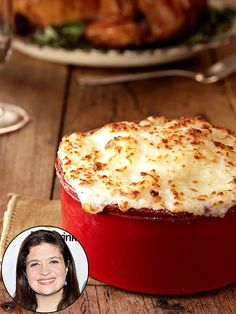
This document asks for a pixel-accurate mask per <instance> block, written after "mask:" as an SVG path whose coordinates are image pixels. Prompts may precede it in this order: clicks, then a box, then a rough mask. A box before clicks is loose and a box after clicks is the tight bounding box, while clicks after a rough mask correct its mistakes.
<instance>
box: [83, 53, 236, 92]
mask: <svg viewBox="0 0 236 314" xmlns="http://www.w3.org/2000/svg"><path fill="white" fill-rule="evenodd" d="M235 71H236V54H233V55H231V56H229V57H227V58H225V59H222V60H221V61H218V62H216V63H214V64H213V65H211V66H210V67H209V68H207V69H206V71H204V72H193V71H188V70H181V69H170V70H160V71H150V72H142V73H133V74H124V75H117V76H109V77H100V78H94V77H91V78H89V77H87V78H86V77H84V78H82V77H81V78H78V84H79V85H84V86H86V85H90V86H96V85H110V84H115V83H124V82H131V81H139V80H145V79H151V78H155V77H165V76H182V77H189V78H192V79H194V80H196V81H197V82H199V83H203V84H210V83H215V82H217V81H219V80H222V79H223V78H225V77H226V76H228V75H230V74H231V73H233V72H235Z"/></svg>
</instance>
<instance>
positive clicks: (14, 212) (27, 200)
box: [0, 194, 105, 285]
mask: <svg viewBox="0 0 236 314" xmlns="http://www.w3.org/2000/svg"><path fill="white" fill-rule="evenodd" d="M60 206H61V205H60V200H53V201H51V200H45V199H35V198H32V197H23V196H20V195H16V194H9V199H8V203H7V210H6V211H5V213H4V217H3V224H2V232H1V238H0V261H1V260H2V257H3V254H4V251H5V249H6V247H7V246H8V244H9V243H10V242H11V240H12V239H13V238H15V236H17V235H18V234H19V233H21V232H22V231H24V230H26V229H28V228H30V227H35V226H55V227H60V226H61V214H60ZM87 284H88V285H105V284H104V283H103V282H100V281H97V280H95V279H93V278H91V277H89V279H88V283H87Z"/></svg>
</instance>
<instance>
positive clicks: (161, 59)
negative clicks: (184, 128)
mask: <svg viewBox="0 0 236 314" xmlns="http://www.w3.org/2000/svg"><path fill="white" fill-rule="evenodd" d="M226 4H229V5H230V4H231V6H232V2H231V3H230V1H224V3H222V0H211V1H210V5H211V6H213V7H217V8H223V7H225V6H226ZM234 8H235V6H234ZM235 36H236V19H234V23H233V26H232V28H231V29H230V30H229V31H227V32H226V33H223V34H221V35H219V36H217V37H214V38H211V40H210V41H209V42H208V43H199V44H196V45H193V46H186V45H178V46H173V47H167V48H155V49H150V50H143V51H139V50H128V49H127V50H124V51H122V52H120V51H117V50H115V49H110V50H108V51H106V52H104V51H102V50H99V49H90V50H83V49H76V50H73V51H68V50H65V49H54V48H49V47H39V46H37V45H34V44H29V43H26V42H24V41H22V40H19V39H15V40H14V41H13V48H14V49H16V50H18V51H20V52H22V53H24V54H26V55H28V56H31V57H35V58H38V59H42V60H46V61H51V62H56V63H63V64H73V65H80V66H89V67H114V68H115V67H116V68H117V67H141V66H151V65H154V64H164V63H170V62H174V61H179V60H183V59H186V58H189V57H191V56H193V55H194V54H196V53H197V52H199V51H203V50H206V49H210V48H216V47H218V46H220V45H223V44H226V43H229V42H230V40H231V39H232V38H233V37H235Z"/></svg>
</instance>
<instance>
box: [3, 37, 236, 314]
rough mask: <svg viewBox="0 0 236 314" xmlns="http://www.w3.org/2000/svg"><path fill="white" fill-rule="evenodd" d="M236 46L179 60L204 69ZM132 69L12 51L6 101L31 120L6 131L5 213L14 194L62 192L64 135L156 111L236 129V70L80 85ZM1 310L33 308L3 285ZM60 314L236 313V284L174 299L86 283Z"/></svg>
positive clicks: (56, 194) (6, 75) (6, 68)
mask: <svg viewBox="0 0 236 314" xmlns="http://www.w3.org/2000/svg"><path fill="white" fill-rule="evenodd" d="M233 51H236V41H235V42H232V43H231V44H229V45H228V46H225V47H223V48H220V49H217V50H216V51H213V52H209V51H206V52H202V53H200V54H198V55H197V56H196V57H195V58H193V59H191V60H188V61H185V62H181V63H180V64H179V65H178V66H181V67H183V68H192V69H198V70H201V69H204V68H205V67H207V66H208V65H210V64H211V63H212V62H213V61H215V60H216V59H218V58H220V57H223V56H224V55H228V54H229V53H231V52H233ZM153 68H155V67H153ZM128 71H129V70H111V69H110V70H108V69H103V70H102V69H90V68H82V67H72V66H64V65H57V64H52V63H47V62H43V61H39V60H36V59H32V58H29V57H26V56H24V55H22V54H20V53H17V52H14V53H13V55H12V58H11V60H10V61H9V63H8V64H6V65H5V66H4V67H3V68H2V69H1V75H0V99H1V100H2V101H6V102H9V103H15V104H19V105H20V106H22V107H23V108H25V109H26V110H27V112H28V113H29V115H30V118H31V121H30V123H29V124H28V125H27V126H26V127H25V128H24V129H22V130H20V131H18V132H15V133H11V134H6V135H3V136H1V137H0V173H1V181H0V210H1V212H0V216H1V217H2V215H3V212H4V210H5V204H6V196H7V194H8V193H9V192H15V193H19V194H22V195H30V196H35V197H37V198H46V199H50V198H53V199H58V198H59V197H60V196H59V185H58V181H57V179H56V177H55V171H54V161H55V158H56V151H57V147H58V143H59V141H60V139H61V138H62V136H63V135H64V134H67V133H72V132H74V131H77V130H80V131H86V130H89V129H94V128H97V127H100V126H102V125H103V124H105V123H108V122H111V121H119V120H140V119H142V118H144V117H146V116H148V115H153V114H154V115H163V116H167V117H169V118H176V117H180V116H196V115H201V116H204V117H205V118H206V119H207V120H208V121H210V122H211V123H212V124H215V125H220V126H224V127H229V128H232V129H235V128H236V75H231V76H230V77H229V78H227V79H226V80H224V81H221V82H219V83H215V84H212V85H200V84H199V83H196V82H194V81H193V80H191V79H185V78H178V79H177V78H165V79H153V80H145V81H140V82H136V83H128V84H120V85H112V86H105V87H102V86H100V87H79V86H78V85H77V83H76V79H77V77H78V76H83V75H101V76H102V75H104V74H112V73H120V72H122V73H125V72H128ZM232 249H235V248H232ZM150 280H151V278H150ZM0 313H17V314H20V313H27V311H25V310H23V309H21V308H20V307H19V306H17V305H15V304H14V303H13V302H12V300H11V299H10V297H9V296H8V295H7V293H6V292H5V289H4V288H3V285H2V284H1V289H0ZM61 313H73V314H76V313H91V314H96V313H118V314H119V313H132V314H135V313H143V314H144V313H166V314H167V313H168V314H177V313H178V314H180V313H184V314H185V313H186V314H187V313H197V314H198V313H205V314H211V313H212V314H217V313H222V314H228V313H236V285H231V286H229V287H226V288H223V289H220V290H217V291H213V292H209V293H204V294H198V295H192V296H172V297H171V296H159V295H155V296H147V295H140V294H135V293H131V292H125V291H121V290H119V289H116V288H113V287H103V286H87V287H86V289H85V291H84V293H83V295H82V296H81V297H80V298H79V300H78V301H77V302H76V303H75V304H74V305H72V306H71V307H69V308H68V309H66V310H64V311H62V312H61Z"/></svg>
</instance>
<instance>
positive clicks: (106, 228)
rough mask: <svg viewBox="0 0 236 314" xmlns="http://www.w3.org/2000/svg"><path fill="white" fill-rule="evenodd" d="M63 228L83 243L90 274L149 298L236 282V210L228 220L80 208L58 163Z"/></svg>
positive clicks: (202, 289) (206, 289) (186, 292)
mask: <svg viewBox="0 0 236 314" xmlns="http://www.w3.org/2000/svg"><path fill="white" fill-rule="evenodd" d="M56 170H57V175H58V177H59V180H60V183H61V202H62V224H63V228H65V229H66V230H68V231H69V232H71V233H72V234H74V236H75V237H76V238H77V239H78V240H79V241H80V242H81V244H82V245H83V247H84V249H85V251H86V253H87V255H88V260H89V268H90V276H92V277H94V278H95V279H97V280H100V281H103V282H105V283H108V284H111V285H113V286H116V287H119V288H122V289H126V290H130V291H135V292H141V293H149V294H191V293H197V292H203V291H208V290H211V289H215V288H219V287H223V286H225V285H228V284H230V283H233V282H235V281H236V267H235V265H236V207H233V208H231V209H230V210H229V211H228V213H227V214H226V215H225V216H224V218H220V217H205V216H194V215H192V214H168V213H165V212H160V211H159V212H158V213H154V212H153V211H152V210H142V211H135V210H133V211H132V210H131V211H128V212H127V213H122V212H120V211H118V210H117V209H116V208H115V207H111V208H109V207H108V208H106V210H105V211H103V212H101V213H98V214H90V213H87V212H85V211H84V210H83V209H82V208H81V203H80V200H79V199H78V197H77V195H76V193H75V191H74V190H73V189H72V188H71V186H70V185H69V184H68V183H67V182H65V180H64V177H63V173H62V170H61V167H60V164H59V162H56Z"/></svg>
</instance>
